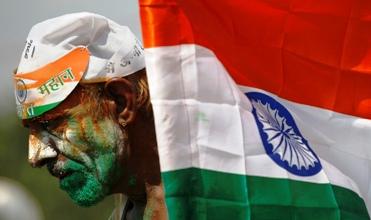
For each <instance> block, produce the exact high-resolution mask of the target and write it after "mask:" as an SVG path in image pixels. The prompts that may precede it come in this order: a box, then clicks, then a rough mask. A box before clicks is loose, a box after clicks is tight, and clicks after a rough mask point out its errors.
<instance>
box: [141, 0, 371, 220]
mask: <svg viewBox="0 0 371 220" xmlns="http://www.w3.org/2000/svg"><path fill="white" fill-rule="evenodd" d="M139 2H140V12H141V23H142V31H143V39H144V46H145V59H146V66H147V72H148V79H149V86H150V94H151V100H152V105H153V110H154V116H155V124H156V134H157V141H158V151H159V155H160V164H161V174H162V178H163V181H164V187H165V196H166V204H167V208H168V213H169V217H170V219H258V220H260V219H262V220H263V219H264V220H268V219H269V220H288V219H292V220H293V219H300V220H303V219H304V220H306V219H307V220H314V219H316V220H322V219H323V220H340V219H341V220H345V219H346V220H348V219H349V220H356V219H357V220H363V219H370V217H369V214H368V211H367V209H368V210H371V191H370V180H371V178H370V177H371V176H370V174H371V172H370V168H371V164H370V158H371V2H369V1H365V0H342V1H336V2H335V1H324V0H323V1H314V0H300V1H299V0H297V1H296V0H292V1H285V0H284V1H278V0H234V1H230V0H220V1H215V0H213V1H212V0H202V1H200V0H187V1H185V0H140V1H139Z"/></svg>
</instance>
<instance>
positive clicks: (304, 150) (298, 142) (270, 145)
mask: <svg viewBox="0 0 371 220" xmlns="http://www.w3.org/2000/svg"><path fill="white" fill-rule="evenodd" d="M246 96H247V97H248V98H249V99H250V101H251V104H252V106H253V115H254V118H255V121H256V124H257V125H258V129H259V134H260V137H261V139H262V142H263V145H264V148H265V152H266V153H267V154H268V156H269V157H270V158H271V159H272V160H273V161H274V162H275V163H276V164H278V165H279V166H281V167H282V168H284V169H285V170H287V171H288V172H290V173H292V174H295V175H298V176H312V175H315V174H317V173H318V172H319V171H321V169H322V166H321V162H320V160H319V158H318V157H317V155H316V154H315V153H314V151H313V150H312V149H311V148H310V147H309V144H308V141H307V140H306V139H305V138H304V137H303V136H302V135H301V134H300V131H299V129H298V127H297V126H296V123H295V121H294V118H293V117H292V116H291V114H290V112H289V111H288V110H287V109H286V108H285V107H284V106H283V105H281V104H280V103H279V102H277V101H276V100H275V99H273V98H272V97H270V96H267V95H265V94H263V93H259V92H249V93H246Z"/></svg>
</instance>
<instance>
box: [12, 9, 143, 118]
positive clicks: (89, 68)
mask: <svg viewBox="0 0 371 220" xmlns="http://www.w3.org/2000/svg"><path fill="white" fill-rule="evenodd" d="M144 67H145V64H144V52H143V47H142V45H141V43H140V41H139V40H138V39H137V38H136V37H135V36H134V34H133V33H132V32H131V31H130V30H129V28H128V27H126V26H121V25H119V24H117V23H115V22H113V21H111V20H110V19H108V18H105V17H103V16H101V15H97V14H92V13H86V12H83V13H75V14H67V15H63V16H60V17H57V18H53V19H49V20H46V21H43V22H41V23H38V24H36V25H35V26H33V27H32V29H31V31H30V33H29V35H28V38H27V42H26V46H25V49H24V51H23V53H22V57H21V61H20V63H19V65H18V69H17V73H16V74H15V75H14V79H15V80H14V81H15V96H16V104H17V111H18V115H19V116H20V117H21V118H23V119H25V118H32V117H35V116H38V115H41V114H43V113H44V112H46V111H49V110H50V109H52V108H54V107H56V106H57V105H59V103H61V102H62V101H63V100H64V99H65V98H66V97H67V96H68V95H69V94H70V93H71V92H72V91H73V90H74V88H75V87H76V86H77V85H78V84H79V83H94V82H104V81H107V80H108V79H110V78H113V77H124V76H127V75H130V74H132V73H135V72H137V71H138V70H141V69H143V68H144Z"/></svg>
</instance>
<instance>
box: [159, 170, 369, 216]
mask: <svg viewBox="0 0 371 220" xmlns="http://www.w3.org/2000/svg"><path fill="white" fill-rule="evenodd" d="M162 177H163V181H164V184H165V192H166V204H167V207H168V210H169V216H170V219H173V220H182V219H184V220H188V219H192V220H206V219H208V220H214V219H215V220H217V219H223V220H225V219H227V220H238V219H247V220H366V219H370V218H369V215H368V213H367V209H366V206H365V203H364V202H363V200H362V198H360V197H359V196H358V195H357V194H356V193H354V192H353V191H351V190H349V189H346V188H343V187H339V186H334V185H330V184H315V183H308V182H301V181H294V180H289V179H278V178H267V177H256V176H244V175H236V174H229V173H222V172H216V171H210V170H202V169H197V168H189V169H182V170H176V171H170V172H165V173H162Z"/></svg>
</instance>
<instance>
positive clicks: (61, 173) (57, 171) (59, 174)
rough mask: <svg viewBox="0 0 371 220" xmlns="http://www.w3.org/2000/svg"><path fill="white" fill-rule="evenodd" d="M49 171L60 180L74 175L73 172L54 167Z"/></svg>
mask: <svg viewBox="0 0 371 220" xmlns="http://www.w3.org/2000/svg"><path fill="white" fill-rule="evenodd" d="M48 170H49V173H50V174H51V175H52V176H55V177H57V178H59V179H60V180H62V179H63V178H65V177H67V176H69V175H71V174H72V171H65V170H62V169H60V168H58V167H57V166H54V167H53V168H51V169H49V168H48Z"/></svg>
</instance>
